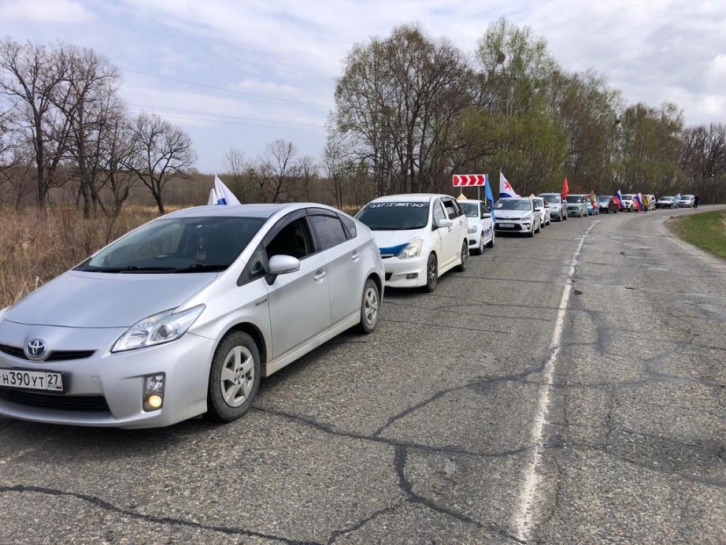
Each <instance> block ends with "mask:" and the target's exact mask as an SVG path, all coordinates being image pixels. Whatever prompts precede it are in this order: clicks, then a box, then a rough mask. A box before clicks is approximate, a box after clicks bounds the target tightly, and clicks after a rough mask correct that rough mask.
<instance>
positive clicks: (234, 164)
mask: <svg viewBox="0 0 726 545" xmlns="http://www.w3.org/2000/svg"><path fill="white" fill-rule="evenodd" d="M224 168H225V170H226V171H227V172H226V174H227V177H228V178H229V185H231V187H230V189H231V190H232V192H233V193H234V194H235V196H236V197H237V198H238V199H239V200H240V202H247V199H248V195H247V179H248V178H249V176H248V169H249V165H248V164H247V157H246V156H245V154H244V152H243V151H242V150H241V149H239V148H229V149H228V150H227V152H226V153H225V154H224Z"/></svg>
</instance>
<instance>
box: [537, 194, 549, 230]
mask: <svg viewBox="0 0 726 545" xmlns="http://www.w3.org/2000/svg"><path fill="white" fill-rule="evenodd" d="M532 200H533V201H534V209H535V210H536V211H537V212H539V221H540V225H542V227H547V226H548V225H549V224H550V223H552V215H551V211H550V205H549V204H548V203H547V201H546V200H544V199H543V198H541V197H532Z"/></svg>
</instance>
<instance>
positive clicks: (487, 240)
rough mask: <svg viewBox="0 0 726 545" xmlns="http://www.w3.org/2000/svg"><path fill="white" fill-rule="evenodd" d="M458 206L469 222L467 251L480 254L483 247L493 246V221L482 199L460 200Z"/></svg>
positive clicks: (482, 251)
mask: <svg viewBox="0 0 726 545" xmlns="http://www.w3.org/2000/svg"><path fill="white" fill-rule="evenodd" d="M459 206H461V209H462V210H463V211H464V214H466V219H467V222H468V223H469V251H470V252H471V251H472V250H473V251H474V252H475V253H477V254H479V255H481V254H483V253H484V247H485V246H486V247H488V248H494V221H493V220H492V215H491V214H490V213H489V210H488V209H487V206H486V203H484V202H482V201H473V200H467V201H461V202H459Z"/></svg>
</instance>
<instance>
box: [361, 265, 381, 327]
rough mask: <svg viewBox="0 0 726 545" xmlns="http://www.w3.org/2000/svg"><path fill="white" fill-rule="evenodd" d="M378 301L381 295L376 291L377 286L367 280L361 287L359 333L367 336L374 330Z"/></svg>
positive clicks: (376, 320)
mask: <svg viewBox="0 0 726 545" xmlns="http://www.w3.org/2000/svg"><path fill="white" fill-rule="evenodd" d="M380 301H381V295H380V292H379V291H378V284H376V282H375V280H373V279H372V278H369V279H368V280H366V285H365V286H364V287H363V297H362V299H361V303H360V325H359V326H358V329H359V330H360V332H361V333H365V334H366V335H368V334H370V333H373V331H374V330H375V329H376V324H378V308H379V306H380Z"/></svg>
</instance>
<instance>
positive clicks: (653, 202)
mask: <svg viewBox="0 0 726 545" xmlns="http://www.w3.org/2000/svg"><path fill="white" fill-rule="evenodd" d="M645 196H646V197H648V210H655V209H656V208H657V207H656V199H655V195H651V194H648V195H645Z"/></svg>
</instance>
